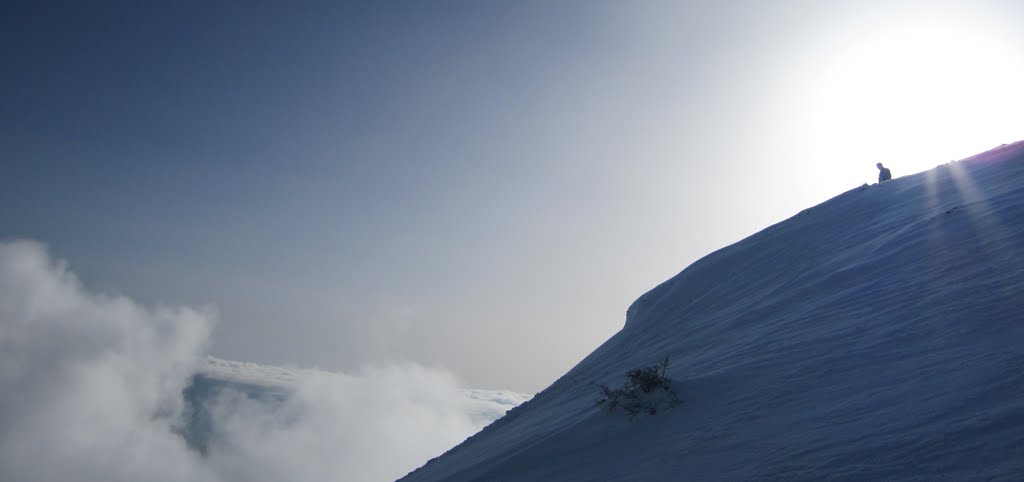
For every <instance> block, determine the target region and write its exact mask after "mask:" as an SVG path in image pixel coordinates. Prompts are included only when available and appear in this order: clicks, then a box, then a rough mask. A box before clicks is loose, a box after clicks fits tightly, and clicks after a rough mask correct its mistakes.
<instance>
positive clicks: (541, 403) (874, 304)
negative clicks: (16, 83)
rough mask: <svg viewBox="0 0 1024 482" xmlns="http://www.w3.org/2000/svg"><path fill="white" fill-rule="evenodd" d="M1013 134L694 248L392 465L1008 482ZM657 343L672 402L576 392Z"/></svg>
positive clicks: (1013, 450)
mask: <svg viewBox="0 0 1024 482" xmlns="http://www.w3.org/2000/svg"><path fill="white" fill-rule="evenodd" d="M1022 261H1024V142H1019V143H1016V144H1011V145H1007V146H1001V147H1000V148H997V149H994V150H992V151H989V152H986V153H983V154H980V155H978V156H974V157H973V158H969V159H965V160H963V161H959V162H955V163H950V164H945V165H942V166H939V167H937V168H935V169H932V170H930V171H927V172H924V173H920V174H916V175H912V176H907V177H904V178H897V179H895V180H893V181H889V182H886V183H883V184H877V185H871V186H865V187H860V188H856V189H852V190H850V191H848V192H846V193H843V194H841V195H839V196H837V197H835V198H833V199H831V200H829V201H826V202H825V203H822V204H820V205H818V206H815V207H813V208H810V209H807V210H805V211H803V212H801V213H799V214H797V215H796V216H794V217H792V218H790V219H788V220H786V221H784V222H782V223H779V224H777V225H775V226H772V227H769V228H767V229H765V230H763V231H761V232H759V233H757V234H755V235H753V236H750V237H749V238H747V239H745V240H743V241H740V242H738V243H736V244H734V245H732V246H729V247H726V248H724V249H721V250H719V251H717V252H715V253H712V254H710V255H708V256H707V257H705V258H703V259H701V260H699V261H697V262H696V263H694V264H693V265H692V266H690V267H688V268H687V269H686V270H684V271H683V272H682V273H680V274H679V275H677V276H675V277H674V278H672V279H670V280H668V281H666V282H665V283H663V284H661V285H660V286H658V287H656V288H655V289H653V290H652V291H650V292H648V293H647V294H645V295H643V296H642V297H640V299H638V300H637V301H636V302H635V303H634V304H633V306H631V307H630V308H629V310H628V312H627V317H626V323H625V326H624V328H623V329H622V330H621V331H620V332H619V333H617V334H616V335H615V336H613V337H612V338H610V339H609V340H608V341H607V342H605V343H604V344H603V345H602V346H601V347H599V348H598V349H597V350H595V351H594V352H593V353H592V354H591V355H590V356H588V357H587V358H586V359H584V360H583V361H582V362H580V364H579V365H577V366H576V367H575V368H573V369H572V370H571V371H570V372H568V373H567V374H566V375H564V376H563V377H562V378H560V379H559V380H557V381H556V382H555V383H554V384H552V385H551V386H550V387H549V388H547V389H546V390H544V391H542V392H541V393H539V394H537V395H536V396H535V397H534V398H533V399H532V400H531V401H528V402H526V403H524V404H523V405H521V406H519V407H517V408H516V409H513V410H512V411H511V412H510V413H509V414H508V415H506V416H505V417H504V418H502V419H500V420H498V421H496V422H495V423H493V424H492V425H491V426H489V427H487V428H485V429H484V430H483V431H481V432H480V433H478V434H477V435H475V436H473V437H471V438H470V439H468V440H467V441H466V442H464V443H463V444H461V445H459V446H458V447H456V448H454V449H452V450H451V451H449V452H448V453H446V454H445V455H443V456H442V457H439V458H437V459H435V460H433V461H431V462H430V463H428V464H427V465H426V466H424V467H423V468H421V469H419V470H417V471H415V472H413V473H411V474H409V475H408V476H407V477H406V478H405V479H403V480H408V481H438V480H500V481H505V480H893V479H898V480H1022V478H1024V323H1022V321H1024V289H1022V280H1024V277H1022V275H1024V269H1022V268H1024V263H1022ZM665 355H669V356H671V359H672V365H671V367H670V368H669V376H670V377H671V378H672V379H673V382H674V384H675V387H676V390H677V392H678V393H679V395H680V397H681V398H682V399H683V404H682V405H680V406H678V407H676V408H674V409H672V410H670V411H667V412H663V413H660V414H658V415H656V416H642V417H639V418H637V419H635V420H633V421H629V420H628V419H627V418H626V417H624V416H623V415H622V414H621V413H607V412H605V411H602V410H599V409H598V408H597V407H595V400H596V399H597V398H598V393H597V390H596V388H595V386H594V385H593V384H594V383H605V384H609V385H618V384H621V381H622V380H623V374H624V373H625V372H626V371H628V370H630V369H633V368H638V367H642V366H648V365H651V364H653V363H656V362H657V361H658V360H659V359H661V358H662V357H663V356H665Z"/></svg>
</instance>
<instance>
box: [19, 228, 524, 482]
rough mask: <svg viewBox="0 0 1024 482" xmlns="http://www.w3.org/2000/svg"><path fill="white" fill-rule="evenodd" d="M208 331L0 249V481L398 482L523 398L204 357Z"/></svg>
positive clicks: (195, 313) (24, 250)
mask: <svg viewBox="0 0 1024 482" xmlns="http://www.w3.org/2000/svg"><path fill="white" fill-rule="evenodd" d="M213 318H214V317H213V314H212V313H211V312H209V311H203V310H194V309H189V308H171V307H157V308H148V307H142V306H139V305H138V304H137V303H135V302H133V301H132V300H130V299H128V298H126V297H123V296H113V295H102V294H93V293H89V292H87V291H86V290H85V289H84V288H83V286H82V284H81V283H80V282H79V280H78V279H77V278H76V277H75V276H74V275H73V274H72V273H71V272H70V271H69V270H68V269H67V267H66V265H65V263H63V262H55V261H53V260H51V259H50V258H49V256H48V255H47V253H46V250H45V247H44V246H42V245H41V244H39V243H36V242H32V241H15V242H7V243H0V480H18V481H35V480H40V481H42V480H78V481H119V480H125V481H127V480H148V481H234V480H249V481H279V480H295V481H303V480H309V481H313V480H315V481H324V480H344V481H375V480H393V479H395V478H397V477H400V476H402V475H404V474H405V473H407V472H408V471H409V470H412V469H414V468H416V467H418V466H419V465H422V464H423V463H424V462H426V461H427V460H428V459H429V458H430V457H433V456H436V455H439V454H440V453H442V452H443V451H444V450H446V449H447V448H450V447H452V446H453V445H455V444H456V443H458V442H460V441H461V440H463V439H464V438H465V437H467V436H469V435H471V434H472V433H474V432H475V431H477V430H479V429H480V428H481V427H482V426H483V425H485V424H486V423H488V422H490V421H491V420H493V419H494V418H496V417H498V416H500V415H501V413H503V412H504V410H506V409H508V408H511V407H512V406H514V405H515V404H517V403H520V402H522V401H523V399H524V397H522V396H521V395H518V394H514V393H507V392H506V393H500V392H487V391H479V390H476V391H474V390H463V389H460V388H459V385H458V383H457V382H456V380H455V379H454V377H453V376H452V375H451V374H449V373H447V372H445V371H443V370H439V369H431V368H424V367H421V366H418V365H412V364H407V365H396V366H390V367H377V368H368V369H365V370H362V371H360V372H359V373H356V374H341V373H329V372H324V371H319V370H285V369H281V368H276V367H261V366H258V365H250V364H239V363H233V362H224V361H220V360H215V359H208V358H206V357H204V355H203V353H204V348H205V346H206V344H207V342H208V339H209V335H210V328H211V324H212V322H213ZM197 373H198V374H199V375H200V376H199V377H194V376H195V375H196V374H197ZM204 380H205V383H206V384H207V385H206V390H205V391H197V390H198V389H199V388H202V387H200V386H199V383H200V382H201V381H204ZM186 389H188V390H186ZM186 391H187V392H188V393H192V394H193V396H192V398H190V399H186V397H185V396H184V395H183V392H186Z"/></svg>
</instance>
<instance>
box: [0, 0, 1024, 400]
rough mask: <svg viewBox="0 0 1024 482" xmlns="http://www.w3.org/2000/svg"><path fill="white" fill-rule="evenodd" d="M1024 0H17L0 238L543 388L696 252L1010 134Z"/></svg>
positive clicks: (315, 350)
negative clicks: (888, 175)
mask: <svg viewBox="0 0 1024 482" xmlns="http://www.w3.org/2000/svg"><path fill="white" fill-rule="evenodd" d="M1020 25H1024V6H1022V5H1020V4H1019V3H1018V2H1013V1H972V2H913V1H904V2H899V1H896V2H882V1H860V2H811V1H806V2H802V1H784V2H754V1H750V2H601V1H586V2H584V1H566V2H529V1H527V2H506V3H498V2H484V3H471V2H430V3H427V2H418V3H413V2H409V3H397V2H396V3H388V4H380V3H375V2H344V3H341V2H323V3H318V2H309V3H305V2H299V3H290V4H280V3H271V2H263V3H258V4H250V5H240V4H229V3H227V2H224V3H210V2H175V3H173V4H158V3H156V2H111V3H104V4H103V5H100V6H96V5H83V4H79V3H76V2H67V3H60V2H25V3H18V4H15V5H12V6H9V7H7V8H6V9H5V14H4V16H3V17H2V18H0V53H2V57H0V58H2V59H3V62H4V69H3V70H4V74H3V75H0V105H2V108H0V239H2V240H15V239H32V240H36V241H39V242H41V243H45V245H47V246H48V249H49V252H50V253H52V255H53V256H55V257H57V258H60V259H66V260H68V262H69V263H70V266H71V267H72V269H73V270H74V271H75V272H76V273H77V274H78V276H79V277H80V278H81V279H82V280H83V281H84V282H85V283H86V284H87V285H88V286H90V287H92V288H93V289H96V290H98V291H100V292H104V293H108V294H116V295H121V294H123V295H125V296H128V297H130V298H131V299H134V300H137V301H139V302H140V303H142V304H144V305H146V306H164V305H170V306H182V305H184V306H190V307H194V308H195V309H197V310H202V311H203V312H211V313H213V315H211V317H212V318H214V319H216V322H215V323H214V324H213V325H212V328H211V330H212V332H211V335H210V341H209V343H208V347H207V348H206V349H205V350H206V352H208V353H210V354H212V355H214V356H217V357H220V358H225V359H231V360H242V361H251V362H259V363H265V364H277V365H288V364H291V365H296V366H304V367H308V366H317V367H322V368H324V369H328V370H353V369H356V368H358V367H361V366H364V365H366V364H379V363H390V362H396V363H397V362H412V363H418V364H423V365H426V366H434V367H443V368H444V369H446V370H450V371H451V372H453V373H454V374H455V375H456V376H457V377H459V379H460V380H463V381H464V382H466V383H468V384H470V385H473V386H478V387H485V388H508V389H513V390H518V391H522V392H530V393H532V392H534V391H537V390H540V389H542V388H544V387H545V386H547V385H548V384H550V383H551V382H552V381H554V380H555V379H556V378H557V377H558V376H560V375H561V374H562V373H564V372H565V371H566V370H568V369H569V368H570V367H572V366H573V365H574V364H575V363H576V362H578V361H579V360H580V359H582V358H583V357H584V356H586V355H587V354H588V353H589V352H590V351H592V350H593V349H594V348H595V347H597V346H598V345H599V344H600V343H601V342H603V341H604V340H605V339H607V338H608V337H609V336H610V335H612V334H613V333H615V332H616V331H617V330H619V329H620V328H621V327H622V323H623V321H624V314H625V310H626V308H627V307H628V305H629V304H630V303H631V302H632V301H633V300H634V299H636V298H637V297H638V296H639V295H641V294H643V293H644V292H645V291H647V290H649V289H651V288H653V287H654V286H655V285H657V284H658V283H660V282H661V281H663V280H665V279H667V278H669V277H670V276H672V275H674V274H675V273H677V272H678V271H680V270H682V269H683V268H685V267H686V266H687V265H688V264H689V263H691V262H693V261H695V260H697V259H699V258H700V257H702V256H704V255H706V254H708V253H710V252H712V251H714V250H716V249H718V248H721V247H723V246H725V245H728V244H730V243H732V242H735V241H738V240H740V239H742V238H744V237H746V236H748V235H750V234H753V233H754V232H756V231H758V230H760V229H762V228H764V227H767V226H769V225H771V224H773V223H776V222H778V221H781V220H783V219H785V218H788V217H789V216H792V215H794V214H796V213H797V212H799V211H800V210H802V209H805V208H807V207H810V206H812V205H814V204H816V203H818V202H821V201H824V200H826V199H828V198H830V197H832V196H835V195H838V194H840V193H842V192H844V191H846V190H849V189H851V188H854V187H857V186H859V185H861V184H863V183H865V182H873V180H874V179H875V178H876V176H877V170H876V169H875V167H874V164H875V163H876V162H884V163H885V164H886V166H888V167H890V168H891V169H892V172H893V175H894V176H897V177H898V176H901V175H906V174H911V173H914V172H919V171H921V170H924V169H927V168H929V167H932V166H934V165H937V164H940V163H944V162H947V161H949V160H953V159H959V158H963V157H967V156H969V155H971V154H974V153H977V152H981V151H984V150H986V149H989V148H991V147H994V146H997V145H999V144H1002V143H1009V142H1013V141H1016V140H1020V139H1024V118H1021V117H1020V115H1019V113H1020V112H1024V91H1022V90H1021V89H1020V88H1019V86H1020V85H1024V31H1021V29H1020V28H1019V27H1020Z"/></svg>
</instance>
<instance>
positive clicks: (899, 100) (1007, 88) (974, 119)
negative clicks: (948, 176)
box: [807, 16, 1024, 176]
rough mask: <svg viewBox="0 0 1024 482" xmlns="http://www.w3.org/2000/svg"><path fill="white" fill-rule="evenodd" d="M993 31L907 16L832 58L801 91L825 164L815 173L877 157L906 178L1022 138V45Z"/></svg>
mask: <svg viewBox="0 0 1024 482" xmlns="http://www.w3.org/2000/svg"><path fill="white" fill-rule="evenodd" d="M996 30H997V29H994V28H992V26H991V25H985V24H983V23H982V22H980V21H977V19H976V18H974V21H972V20H969V19H968V18H964V17H956V16H950V17H949V18H946V19H940V18H937V17H935V16H930V17H928V18H926V19H921V18H917V17H914V16H911V17H910V18H901V19H898V20H897V19H892V21H891V23H887V24H885V25H884V26H875V27H874V28H870V29H867V31H865V32H863V33H862V35H860V37H859V38H857V39H855V40H854V41H853V42H851V43H850V44H849V48H847V49H845V50H841V51H837V52H834V55H831V54H830V55H831V58H830V59H829V61H828V63H827V65H823V66H822V69H821V70H820V72H819V75H820V77H819V78H818V79H817V82H816V84H815V85H813V86H812V88H811V89H810V91H809V92H808V100H809V101H810V102H811V104H810V105H811V107H810V116H809V117H808V119H807V120H808V123H809V127H808V132H809V139H807V140H808V142H809V147H810V149H811V151H812V152H811V154H812V156H813V158H815V159H830V161H829V163H828V164H829V167H824V166H817V167H818V168H819V169H824V170H826V171H832V172H831V173H830V174H842V175H843V176H846V175H848V174H850V173H851V172H857V173H863V172H864V169H865V166H867V168H868V169H869V170H873V169H874V168H873V166H874V163H875V162H876V161H882V162H885V163H886V164H887V165H891V166H892V167H893V168H894V169H893V172H894V174H896V175H906V174H912V173H915V172H920V171H922V170H925V169H929V168H931V167H934V166H935V165H937V164H941V163H944V162H947V161H950V160H953V159H959V158H962V157H965V156H968V155H970V154H974V153H977V152H980V151H982V150H986V149H988V148H991V147H995V146H996V145H998V144H1000V143H1004V142H1006V143H1008V142H1013V141H1016V140H1019V138H1021V137H1024V132H1015V131H1019V130H1020V128H1021V127H1022V126H1021V122H1020V120H1019V119H1020V114H1021V108H1022V107H1024V89H1022V88H1021V86H1024V50H1021V47H1024V46H1018V45H1016V43H1015V42H1013V41H1010V40H1009V39H1007V38H1005V37H1000V35H999V34H997V33H996ZM854 165H855V166H857V167H853V166H854ZM852 169H857V170H856V171H852Z"/></svg>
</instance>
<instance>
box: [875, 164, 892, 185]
mask: <svg viewBox="0 0 1024 482" xmlns="http://www.w3.org/2000/svg"><path fill="white" fill-rule="evenodd" d="M875 165H876V166H878V182H885V181H888V180H890V179H892V173H891V172H889V168H888V167H884V166H882V163H881V162H879V163H878V164H875Z"/></svg>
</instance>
